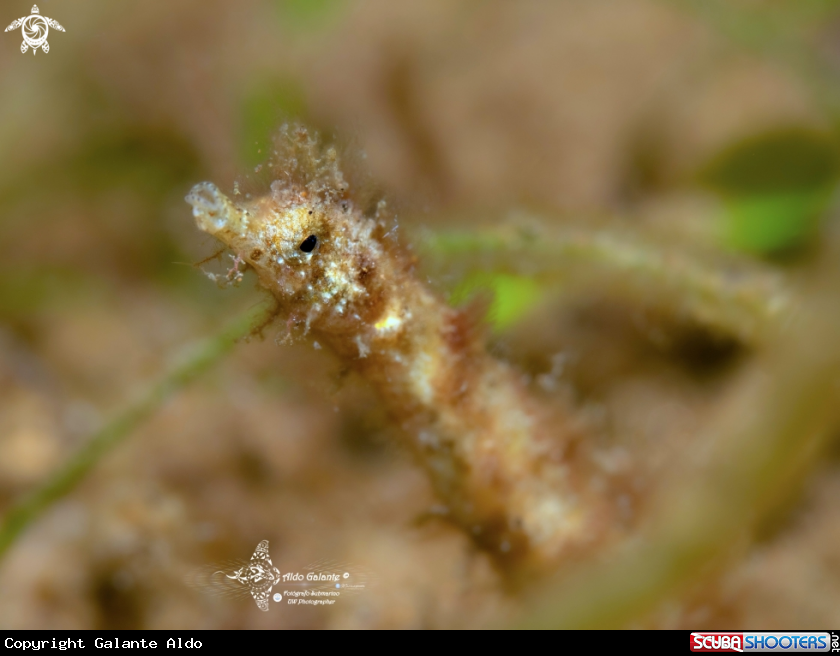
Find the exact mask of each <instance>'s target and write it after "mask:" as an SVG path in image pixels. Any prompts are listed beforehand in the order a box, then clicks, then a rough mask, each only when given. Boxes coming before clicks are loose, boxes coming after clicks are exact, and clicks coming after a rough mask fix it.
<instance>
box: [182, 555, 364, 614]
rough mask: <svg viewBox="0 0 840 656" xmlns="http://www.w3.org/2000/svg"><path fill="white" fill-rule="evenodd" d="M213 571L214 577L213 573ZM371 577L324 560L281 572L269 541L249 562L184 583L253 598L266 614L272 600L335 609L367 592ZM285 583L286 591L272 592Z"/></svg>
mask: <svg viewBox="0 0 840 656" xmlns="http://www.w3.org/2000/svg"><path fill="white" fill-rule="evenodd" d="M211 571H212V574H211V573H210V572H211ZM370 580H371V576H370V575H369V574H368V572H367V571H366V570H364V569H363V568H360V567H357V566H355V565H350V564H348V563H339V562H335V561H331V560H321V561H318V562H315V563H311V564H309V565H307V566H306V567H303V568H298V569H295V570H289V571H284V572H281V571H280V570H279V569H278V568H277V567H275V566H274V564H273V563H272V562H271V556H270V555H269V553H268V540H263V541H262V542H260V543H259V544H258V545H257V549H256V551H254V555H253V556H251V560H249V561H248V562H244V561H239V562H236V561H234V562H232V563H228V564H227V565H224V569H218V568H215V571H213V570H211V569H210V568H207V569H204V568H202V569H201V570H195V571H194V572H192V573H190V574H188V575H187V576H186V577H185V579H184V581H185V583H186V584H187V585H189V586H190V587H193V588H200V589H202V590H203V591H204V592H207V593H209V594H215V595H224V596H231V597H238V596H246V595H248V594H249V593H250V595H251V596H252V597H253V598H254V601H255V602H256V603H257V607H258V608H259V609H260V610H262V611H268V609H269V601H271V600H272V599H273V600H274V601H275V602H277V603H280V602H281V601H285V604H286V605H288V606H332V605H334V604H335V603H336V602H337V601H339V600H340V599H342V598H344V597H345V596H347V595H350V596H353V595H354V594H356V593H359V592H361V591H363V590H365V589H366V588H367V587H368V583H369V582H370ZM281 584H282V591H277V592H274V594H273V595H272V591H273V590H274V588H275V587H278V586H279V585H281Z"/></svg>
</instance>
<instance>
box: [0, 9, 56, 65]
mask: <svg viewBox="0 0 840 656" xmlns="http://www.w3.org/2000/svg"><path fill="white" fill-rule="evenodd" d="M19 27H20V28H21V32H23V43H21V44H20V51H21V52H26V51H27V50H29V49H30V48H32V54H33V55H34V54H35V52H36V51H37V50H38V48H41V50H43V51H44V52H49V51H50V44H49V43H47V34H49V32H50V28H53V29H55V30H58V31H59V32H63V31H64V28H63V27H61V25H59V24H58V21H54V20H53V19H52V18H47V17H46V16H41V12H40V11H38V5H33V6H32V13H31V14H29V16H24V17H23V18H18V19H17V20H16V21H12V24H11V25H9V27H7V28H6V32H10V31H12V30H16V29H17V28H19Z"/></svg>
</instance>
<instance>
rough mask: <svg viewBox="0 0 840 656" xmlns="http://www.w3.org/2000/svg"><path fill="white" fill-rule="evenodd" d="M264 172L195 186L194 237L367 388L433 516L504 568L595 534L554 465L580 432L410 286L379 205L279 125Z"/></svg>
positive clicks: (600, 509)
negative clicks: (214, 247)
mask: <svg viewBox="0 0 840 656" xmlns="http://www.w3.org/2000/svg"><path fill="white" fill-rule="evenodd" d="M269 164H270V166H271V168H272V171H273V174H274V177H275V178H276V179H275V181H274V182H273V183H272V184H271V188H270V191H269V192H268V193H267V194H265V195H263V196H260V197H258V198H255V199H245V200H239V199H235V200H231V199H229V198H227V197H226V196H224V195H223V194H222V193H221V192H220V191H219V190H218V189H217V188H216V187H215V185H213V184H211V183H202V184H199V185H197V186H196V187H195V188H194V189H193V191H192V192H191V193H190V195H189V196H188V197H187V200H188V201H189V202H190V204H192V206H193V213H194V215H195V218H196V221H197V223H198V226H199V227H200V228H201V229H202V230H204V231H206V232H208V233H210V234H212V235H214V236H216V237H217V238H218V239H220V240H221V241H222V242H224V243H225V244H226V245H227V246H229V247H230V248H231V249H232V250H233V251H234V253H235V254H236V256H238V257H239V258H242V259H243V260H245V261H246V262H247V263H248V264H249V265H250V266H251V267H253V269H254V270H255V271H256V273H257V275H258V277H259V280H260V282H261V284H262V285H263V286H264V287H265V288H266V289H267V290H269V291H270V292H271V293H272V294H273V295H274V296H275V297H276V298H277V300H278V301H279V302H280V305H281V308H282V309H281V313H282V314H283V315H284V316H285V317H286V319H287V325H288V326H289V330H290V333H294V332H297V333H302V334H304V335H311V336H312V337H313V338H314V339H316V340H317V341H318V342H319V343H324V344H326V345H328V346H329V347H330V348H331V349H332V350H333V351H334V352H335V353H336V354H337V355H338V356H339V357H340V358H341V359H342V360H343V361H344V362H346V363H347V364H348V365H349V366H351V367H352V368H353V369H355V370H356V371H358V372H359V373H360V374H361V375H363V376H364V377H365V378H366V379H367V380H368V381H369V382H370V383H371V384H372V385H373V386H374V387H375V388H376V389H377V391H378V392H379V395H380V396H381V398H382V399H383V400H384V401H385V403H386V404H387V406H388V408H389V410H390V412H391V413H392V415H393V416H394V418H395V419H396V420H397V422H398V423H399V424H400V425H401V426H402V427H403V429H405V432H406V433H407V434H408V435H410V439H411V443H412V448H413V450H414V452H415V453H416V454H417V457H418V458H419V460H420V462H421V463H422V464H423V466H424V467H425V469H426V471H427V472H428V474H429V476H430V478H431V480H432V483H433V485H434V487H435V489H436V490H437V493H438V494H439V496H440V497H441V499H442V500H443V501H444V503H445V504H446V507H447V511H446V512H447V514H448V515H449V516H450V517H452V518H453V519H454V520H455V521H456V522H457V523H459V524H460V525H461V526H462V527H463V528H464V529H465V530H467V531H468V532H469V533H470V534H471V535H472V536H473V538H474V539H475V540H476V542H477V543H479V544H480V545H482V546H483V547H484V548H486V549H488V550H489V551H491V552H492V553H494V554H495V555H496V556H497V557H498V559H499V560H500V561H502V562H507V563H516V564H518V565H522V564H524V563H529V564H531V565H538V564H540V563H542V564H545V562H546V561H550V560H553V559H555V558H556V557H557V556H558V555H560V554H567V553H569V551H570V550H573V549H574V548H576V547H579V546H581V545H583V544H586V543H588V542H590V541H592V540H593V539H594V538H595V537H598V536H600V535H601V530H600V528H599V525H600V524H602V523H603V522H602V520H603V516H604V504H603V502H602V501H600V500H598V499H594V498H588V497H587V496H586V494H584V492H583V490H582V489H580V488H581V487H582V485H581V481H580V480H576V478H578V479H579V478H580V477H579V476H576V474H575V472H574V471H573V469H574V463H573V462H572V460H571V458H570V457H569V455H568V452H570V451H572V449H569V448H568V447H569V445H570V443H571V439H572V437H573V433H574V432H575V430H578V431H579V430H580V429H579V428H578V429H572V428H571V422H570V418H569V417H568V416H565V415H563V414H561V413H560V412H558V411H557V410H556V409H552V410H551V411H549V410H548V409H547V408H543V407H541V406H540V405H539V404H538V403H537V402H536V400H535V399H533V398H531V396H530V394H529V392H528V390H527V389H526V387H525V385H524V383H523V382H522V380H521V376H520V375H519V374H517V373H516V372H515V371H514V370H513V369H511V368H510V367H509V366H508V365H507V364H505V363H503V362H500V361H498V360H496V359H494V358H492V357H491V356H490V355H488V353H487V351H486V348H485V343H484V340H483V338H482V334H481V331H480V330H478V329H477V326H476V322H475V320H474V319H473V318H471V317H470V314H469V312H468V311H464V310H456V309H452V308H450V307H449V306H447V305H446V304H445V303H444V302H443V301H442V299H440V298H439V297H438V296H436V295H435V294H434V293H433V292H431V291H430V290H429V289H428V288H427V287H426V285H425V284H424V283H422V282H421V281H420V280H418V278H417V277H416V276H415V275H414V274H413V270H412V269H413V267H412V263H411V259H410V256H409V255H408V254H407V253H406V251H405V249H404V248H403V247H402V246H401V245H400V244H399V243H398V242H397V241H396V238H395V237H394V230H392V229H391V226H389V225H388V222H387V221H385V220H384V219H383V218H382V214H383V212H382V210H383V206H382V205H381V204H380V206H379V207H378V210H377V215H376V216H365V215H364V214H363V212H362V210H361V209H360V203H358V202H357V201H356V200H355V199H354V196H353V194H352V193H351V190H350V188H349V185H348V184H347V183H346V182H345V180H344V176H343V175H342V173H341V169H340V167H339V163H338V157H337V154H336V151H335V149H334V148H331V147H327V146H324V145H322V144H321V143H320V142H319V141H318V139H317V138H316V137H313V136H312V135H311V134H310V133H309V132H308V131H307V130H306V129H305V128H302V127H300V126H288V125H287V126H284V127H283V128H282V129H281V130H280V132H279V134H278V136H277V138H276V140H275V144H274V153H273V157H272V159H271V161H270V162H269ZM564 451H565V452H566V453H564Z"/></svg>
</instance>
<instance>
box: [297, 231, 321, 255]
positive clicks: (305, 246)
mask: <svg viewBox="0 0 840 656" xmlns="http://www.w3.org/2000/svg"><path fill="white" fill-rule="evenodd" d="M317 244H318V238H317V237H316V236H315V235H309V236H308V237H307V238H306V239H304V240H303V243H302V244H301V245H300V250H302V251H303V252H304V253H311V252H312V251H313V250H314V249H315V246H316V245H317Z"/></svg>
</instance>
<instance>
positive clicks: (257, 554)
mask: <svg viewBox="0 0 840 656" xmlns="http://www.w3.org/2000/svg"><path fill="white" fill-rule="evenodd" d="M222 574H224V572H222ZM225 576H226V577H227V578H229V579H234V580H236V581H239V582H240V583H241V584H243V585H245V586H247V587H248V590H249V591H250V592H251V596H252V597H253V598H254V601H256V602H257V607H258V608H259V609H260V610H264V611H267V610H268V599H269V597H270V596H271V589H272V588H273V587H274V586H275V585H277V584H278V583H280V570H279V569H277V568H276V567H275V566H274V565H273V564H272V563H271V556H269V555H268V540H263V541H262V542H260V543H259V544H258V545H257V549H256V551H254V555H253V556H251V560H250V561H249V562H248V564H247V565H245V566H244V567H240V568H239V569H238V570H236V571H235V572H234V573H233V574H225ZM274 597H275V599H274V601H279V600H278V599H277V595H274Z"/></svg>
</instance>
